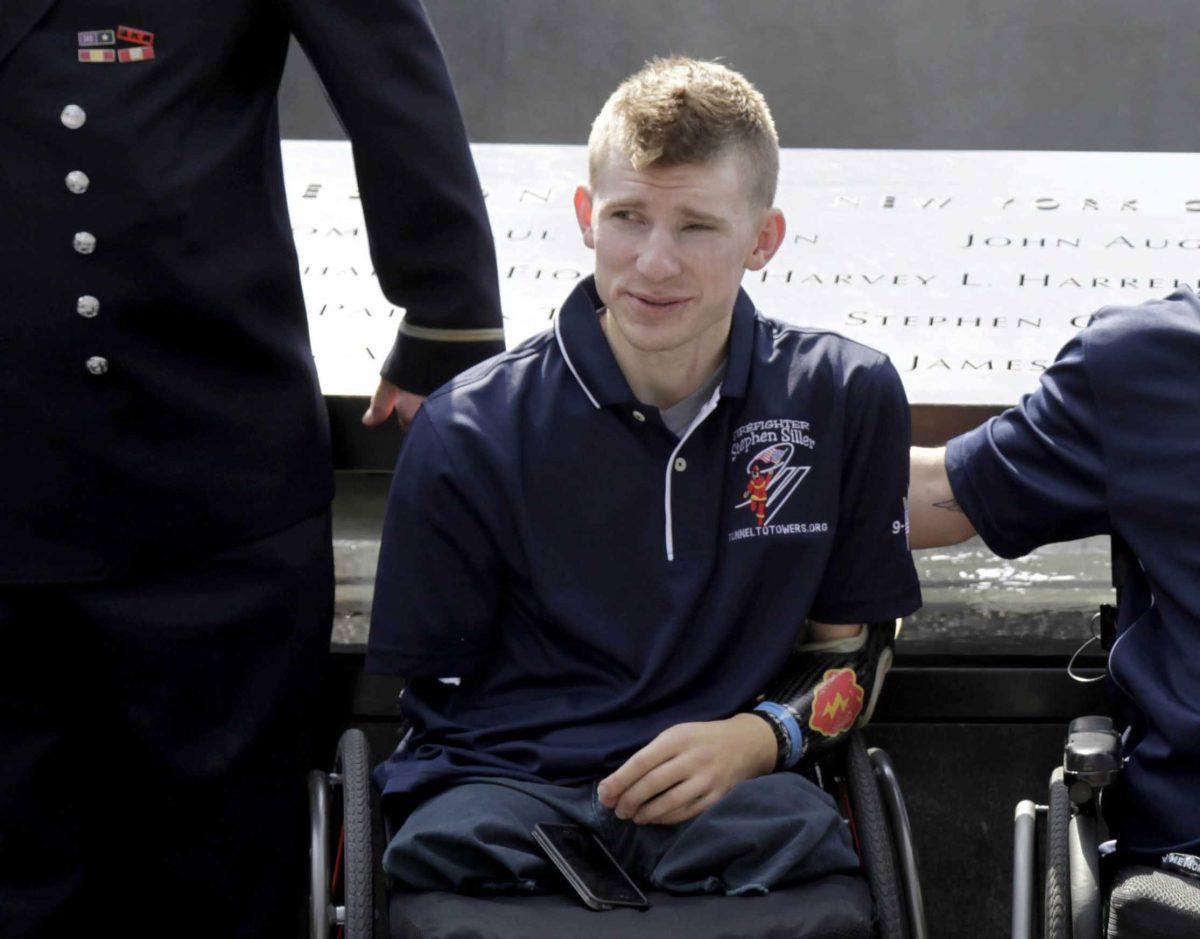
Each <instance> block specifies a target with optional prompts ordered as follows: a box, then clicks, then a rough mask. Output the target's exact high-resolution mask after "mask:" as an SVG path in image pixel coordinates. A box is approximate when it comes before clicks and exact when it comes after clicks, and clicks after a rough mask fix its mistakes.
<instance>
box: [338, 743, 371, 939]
mask: <svg viewBox="0 0 1200 939" xmlns="http://www.w3.org/2000/svg"><path fill="white" fill-rule="evenodd" d="M335 772H336V773H337V774H338V775H339V776H340V777H341V788H342V837H341V842H342V844H341V847H342V850H341V851H340V852H339V853H340V854H341V858H340V860H341V862H342V864H341V886H342V900H343V902H344V904H345V908H346V912H345V933H344V936H345V939H372V937H373V935H374V922H375V876H374V871H375V858H374V856H373V852H372V848H373V843H372V838H371V830H372V825H371V751H370V747H369V746H368V745H367V737H366V735H365V734H364V733H363V732H362V731H361V730H357V729H353V728H352V729H350V730H347V731H346V732H345V733H344V734H342V739H341V740H339V741H338V750H337V762H336V764H335ZM336 878H337V868H336V867H335V883H334V889H335V890H336V889H337V883H336Z"/></svg>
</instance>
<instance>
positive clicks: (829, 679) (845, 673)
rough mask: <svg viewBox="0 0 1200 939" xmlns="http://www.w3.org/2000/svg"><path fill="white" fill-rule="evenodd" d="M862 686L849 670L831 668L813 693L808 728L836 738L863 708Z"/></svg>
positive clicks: (851, 725) (852, 724) (848, 726)
mask: <svg viewBox="0 0 1200 939" xmlns="http://www.w3.org/2000/svg"><path fill="white" fill-rule="evenodd" d="M863 697H864V691H863V686H862V685H860V684H859V683H858V676H857V675H855V674H854V669H852V668H831V669H829V670H827V671H826V672H825V675H824V676H823V677H822V678H821V683H820V684H819V685H817V688H816V690H815V691H814V692H813V703H812V714H811V715H810V716H809V718H808V726H809V727H810V728H811V729H812V730H815V731H816V732H817V733H819V734H823V735H824V736H826V737H836V736H837V735H838V734H841V733H845V732H846V731H847V730H849V729H850V728H851V727H853V726H854V722H855V721H856V720H858V715H859V714H861V713H862V709H863Z"/></svg>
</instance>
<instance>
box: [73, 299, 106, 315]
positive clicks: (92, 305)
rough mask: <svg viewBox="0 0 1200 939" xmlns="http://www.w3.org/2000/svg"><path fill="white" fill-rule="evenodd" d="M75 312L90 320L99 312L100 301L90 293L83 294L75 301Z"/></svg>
mask: <svg viewBox="0 0 1200 939" xmlns="http://www.w3.org/2000/svg"><path fill="white" fill-rule="evenodd" d="M75 312H76V313H78V314H79V315H80V316H82V317H84V318H85V319H89V320H90V319H91V318H92V317H93V316H96V315H97V314H98V313H99V312H100V301H99V300H97V299H96V298H95V297H93V296H92V295H91V294H84V295H83V296H82V297H80V298H79V299H78V300H76V301H75Z"/></svg>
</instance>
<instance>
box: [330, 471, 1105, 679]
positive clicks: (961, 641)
mask: <svg viewBox="0 0 1200 939" xmlns="http://www.w3.org/2000/svg"><path fill="white" fill-rule="evenodd" d="M388 482H389V477H388V476H387V475H386V474H380V473H339V474H338V475H337V496H336V499H335V501H334V556H335V563H336V574H337V594H336V613H335V620H334V632H333V641H334V642H335V643H342V644H359V643H364V642H366V638H367V627H368V624H369V621H370V610H371V593H372V589H373V585H374V579H375V565H376V561H377V559H378V556H379V530H380V526H381V524H382V520H383V510H384V505H385V502H386V498H387V489H388ZM1108 552H1109V546H1108V538H1106V537H1103V538H1087V539H1084V540H1082V541H1072V542H1065V543H1063V544H1057V545H1050V546H1048V547H1046V548H1043V549H1040V550H1038V551H1036V552H1034V553H1033V554H1030V555H1028V556H1027V557H1024V558H1021V559H1019V560H1015V561H1006V560H1003V559H1001V558H998V557H996V556H995V555H994V554H992V553H991V552H990V551H989V550H988V549H987V548H986V547H985V546H984V545H983V543H982V542H981V541H980V540H979V539H978V538H972V539H971V540H970V541H968V542H965V543H963V544H961V545H957V546H955V547H952V548H933V549H929V550H926V551H918V552H916V562H917V570H918V573H919V574H920V576H921V584H922V590H923V593H924V598H925V606H924V608H922V609H921V610H920V611H919V612H918V613H917V614H916V615H914V616H912V617H910V618H909V619H907V620H906V621H905V624H904V630H903V632H902V635H901V641H902V643H903V646H902V647H907V648H910V649H912V650H917V649H924V648H929V647H936V648H937V649H938V650H939V651H958V650H961V651H967V652H969V651H974V652H979V653H980V654H984V653H1029V654H1053V655H1062V654H1069V653H1070V652H1072V651H1073V650H1074V649H1075V648H1077V647H1078V646H1079V645H1080V644H1081V643H1082V642H1083V641H1084V640H1086V639H1087V638H1088V636H1089V635H1090V632H1089V625H1088V624H1089V620H1090V617H1091V614H1092V613H1093V612H1094V611H1095V609H1096V607H1097V605H1098V604H1100V603H1102V602H1111V600H1112V586H1111V573H1110V566H1109V554H1108Z"/></svg>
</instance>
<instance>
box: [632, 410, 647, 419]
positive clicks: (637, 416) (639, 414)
mask: <svg viewBox="0 0 1200 939" xmlns="http://www.w3.org/2000/svg"><path fill="white" fill-rule="evenodd" d="M633 419H634V420H635V421H644V420H645V419H646V415H645V414H643V413H642V412H641V411H634V412H633Z"/></svg>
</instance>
